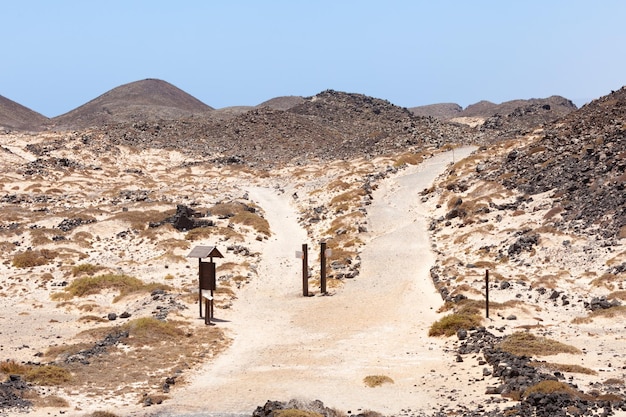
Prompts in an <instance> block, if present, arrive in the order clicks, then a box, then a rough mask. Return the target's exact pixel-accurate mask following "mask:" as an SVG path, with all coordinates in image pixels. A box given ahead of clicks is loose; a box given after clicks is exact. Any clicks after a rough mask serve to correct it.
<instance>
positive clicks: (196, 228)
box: [0, 80, 626, 417]
mask: <svg viewBox="0 0 626 417" xmlns="http://www.w3.org/2000/svg"><path fill="white" fill-rule="evenodd" d="M153 81H155V80H146V83H144V82H139V84H136V85H131V86H130V88H129V90H133V89H134V88H135V87H140V88H139V89H138V91H139V90H141V91H140V92H139V93H138V94H139V96H141V97H137V98H136V100H135V102H136V103H139V104H137V106H138V107H137V109H142V110H141V111H137V112H131V113H133V114H134V115H133V114H131V113H125V112H126V111H127V110H125V107H124V106H126V103H127V101H126V99H125V97H127V96H126V94H127V93H126V92H122V93H123V94H120V96H119V97H117V98H114V100H111V101H110V102H114V103H117V104H118V105H119V106H121V107H120V108H119V109H120V110H119V113H115V112H112V113H113V114H112V115H109V116H111V118H110V119H107V120H106V121H104V122H103V123H105V124H102V125H99V124H98V123H100V122H102V121H103V120H104V119H105V118H106V117H105V115H104V114H102V108H99V107H98V106H97V105H93V106H91V107H84V108H82V110H84V111H85V112H84V113H83V114H82V115H81V113H80V112H79V113H76V114H75V115H74V116H75V118H74V116H72V117H71V118H70V119H72V118H73V119H72V120H76V121H78V122H81V121H82V120H93V121H96V122H97V123H96V124H94V125H91V124H86V125H90V126H93V127H90V128H84V129H79V130H75V131H65V130H62V129H59V130H55V129H50V130H47V131H44V132H40V133H37V134H32V133H23V132H14V131H8V132H5V133H4V134H3V135H2V136H1V137H2V147H0V210H2V212H3V217H2V219H1V220H0V237H2V240H1V241H0V248H1V249H2V251H0V277H2V278H0V309H2V311H4V312H6V314H3V315H2V317H0V327H1V328H2V332H0V350H1V351H2V354H3V356H2V358H0V359H2V361H0V362H1V363H0V376H1V377H3V378H5V381H3V382H0V414H2V413H3V412H4V411H5V410H9V408H10V407H13V408H16V409H19V410H22V411H24V412H25V413H26V412H30V411H31V409H32V408H34V412H35V413H37V414H35V416H36V417H40V416H45V415H52V414H55V413H56V414H59V413H60V414H65V413H67V412H68V410H71V412H72V413H74V412H76V413H75V414H77V415H81V416H85V417H91V416H92V415H96V411H103V409H105V408H106V409H109V410H119V412H120V413H122V414H129V413H130V414H132V415H137V416H139V415H145V416H148V415H151V416H158V415H179V414H176V413H174V414H172V413H168V412H166V411H163V410H164V409H163V408H162V407H168V406H173V407H176V406H182V407H185V406H187V407H190V408H188V409H186V410H184V412H181V413H180V414H182V415H190V414H189V413H197V415H200V413H206V412H208V410H207V409H206V408H207V407H208V405H211V404H213V402H212V395H213V392H212V389H213V387H214V384H219V383H220V380H221V378H220V377H218V378H217V381H216V380H213V379H211V378H212V377H213V376H215V374H214V373H213V371H215V372H216V374H217V375H223V376H225V377H224V378H223V381H222V382H225V385H222V388H224V387H226V388H228V385H229V384H230V383H232V385H233V386H234V389H233V391H228V390H227V391H222V392H226V394H224V395H221V396H220V400H221V401H222V404H228V407H226V406H225V407H224V408H221V409H218V410H215V411H216V412H240V411H241V410H240V409H239V408H237V406H238V402H239V401H242V398H247V399H248V400H251V398H252V396H253V395H254V394H258V393H260V392H262V393H263V395H264V394H265V392H266V391H264V390H265V389H266V388H269V387H271V386H272V385H273V384H274V383H277V384H278V385H282V388H284V389H285V391H284V392H287V393H288V394H285V395H291V394H292V393H294V391H293V390H294V387H295V386H296V385H297V388H298V389H300V391H298V392H296V394H294V395H298V396H299V395H300V394H303V395H302V396H303V397H306V396H307V395H310V393H311V392H317V391H315V390H316V389H317V388H318V387H319V386H322V385H325V386H330V390H329V391H328V392H329V393H328V394H324V395H323V396H320V397H318V398H321V399H322V400H324V401H325V402H326V403H329V404H333V403H334V401H335V400H336V399H337V398H340V397H342V396H344V395H345V393H352V394H354V395H355V396H356V398H357V401H351V402H350V403H349V407H350V408H346V409H350V410H356V409H357V407H363V408H362V409H363V410H366V409H373V408H372V407H371V404H373V403H376V404H378V405H380V404H382V405H385V406H389V407H390V409H393V411H392V412H390V414H389V415H402V416H405V417H416V416H418V415H419V416H441V415H467V416H475V417H478V416H482V417H495V416H501V415H511V416H512V415H518V416H526V415H538V416H539V415H541V416H552V415H568V413H569V415H571V414H574V415H577V416H597V415H613V414H615V412H618V411H620V410H621V411H626V401H625V399H626V388H625V387H624V383H623V381H624V378H625V377H626V374H625V373H624V366H625V365H626V362H625V361H626V355H625V354H624V351H623V340H624V338H626V334H625V333H624V325H623V318H624V316H625V314H626V313H625V309H624V307H623V306H622V304H623V302H624V301H626V294H625V293H624V288H623V286H624V280H625V278H626V249H625V247H624V246H625V245H624V239H623V237H624V227H625V219H624V207H626V201H625V200H624V177H625V175H626V174H625V172H626V164H624V158H625V155H626V149H624V146H625V145H624V144H625V143H626V140H625V138H624V130H623V127H624V125H625V121H624V104H625V103H626V91H625V89H621V90H619V91H616V92H613V93H612V94H610V95H607V96H606V97H602V98H599V99H598V100H595V101H593V102H591V103H589V104H588V105H585V106H584V107H582V108H581V109H571V111H568V110H567V108H568V107H570V106H569V105H568V104H567V100H565V99H563V100H564V101H563V102H561V101H559V100H560V99H559V98H551V99H554V100H555V102H554V103H556V104H554V106H553V104H549V103H547V102H533V103H529V102H526V101H522V102H521V103H517V104H515V105H512V106H511V108H510V109H509V110H506V111H502V113H500V114H495V115H494V114H492V115H491V116H488V117H486V119H485V120H483V121H482V122H481V123H482V124H483V125H485V126H484V127H482V128H481V127H480V126H477V127H470V126H467V124H462V123H458V122H457V123H447V122H445V121H441V120H438V119H437V118H435V117H433V116H429V117H420V116H416V115H415V114H413V113H412V112H411V111H409V110H407V109H405V108H401V107H398V106H395V105H393V104H391V103H389V102H388V101H385V100H381V99H377V98H373V97H368V96H364V95H360V94H352V93H345V92H338V91H333V90H327V91H323V92H320V93H319V94H317V95H315V96H311V97H301V98H298V97H295V98H292V97H289V98H277V99H276V100H274V99H273V100H270V101H269V103H270V105H259V106H256V107H254V108H251V107H246V106H241V107H239V106H237V107H232V108H227V109H222V110H224V111H223V113H222V115H216V113H218V112H219V110H209V112H208V113H204V116H198V113H194V115H193V116H190V115H189V114H188V113H186V115H185V116H180V117H174V118H171V117H172V116H171V115H172V114H174V113H177V112H178V111H179V110H180V107H181V106H182V107H183V108H187V109H192V108H196V107H195V106H194V105H193V103H191V104H190V105H189V106H188V107H185V106H183V105H175V108H176V110H172V112H173V113H169V111H170V110H167V111H165V112H164V113H159V111H160V109H161V107H160V105H154V103H155V102H159V103H163V104H164V106H165V107H166V108H168V109H171V107H169V106H170V104H171V103H172V102H174V103H175V102H177V100H169V99H168V100H164V101H159V100H161V98H153V99H149V100H144V98H142V97H144V96H145V92H143V89H144V88H146V86H147V87H148V89H151V88H152V87H154V91H156V90H158V88H161V87H162V88H164V89H165V90H169V87H168V86H167V85H163V84H161V82H156V83H154V82H153ZM150 86H152V87H150ZM123 87H124V86H123ZM112 91H113V90H112ZM133 91H134V90H133ZM174 93H176V94H178V92H176V91H174ZM155 94H157V95H159V96H160V93H155ZM176 94H175V95H176ZM105 96H106V95H105ZM131 96H132V94H131ZM183 97H185V96H184V95H183ZM96 100H97V99H96ZM94 101H95V100H94ZM104 101H106V102H109V101H108V98H107V100H104ZM168 103H170V104H168ZM266 103H267V102H266ZM558 103H561V104H558ZM88 104H89V103H88ZM491 104H493V103H491ZM491 104H490V103H482V104H480V105H479V106H477V107H475V108H473V109H471V110H472V111H478V107H483V108H484V109H489V110H484V111H485V112H486V113H485V114H488V113H489V112H492V111H494V108H495V107H493V106H492V105H491ZM176 106H178V107H176ZM494 106H497V105H494ZM546 106H548V107H549V108H547V107H546ZM559 106H562V107H563V109H562V110H563V113H567V114H564V115H561V114H560V111H561V110H558V108H560V107H559ZM553 107H554V108H553ZM200 108H204V107H202V106H199V107H198V109H200ZM525 109H526V110H525ZM507 112H508V113H507ZM70 113H71V112H70ZM105 113H106V112H105ZM68 114H69V113H68ZM116 114H118V116H119V117H118V116H116ZM544 116H545V117H544ZM99 117H101V118H100V119H98V118H99ZM492 118H493V119H492ZM70 119H68V120H70ZM98 120H100V121H98ZM489 120H492V121H491V122H490V121H489ZM535 122H537V123H535ZM68 124H69V122H68ZM459 144H470V145H473V146H470V147H466V146H458V145H459ZM447 149H454V151H452V152H447V153H445V152H443V151H444V150H447ZM431 175H432V178H433V179H434V178H436V179H435V180H434V182H433V181H431V180H430V179H428V180H427V179H426V178H427V177H428V178H431V177H430V176H431ZM305 241H308V243H310V244H311V247H313V244H317V243H318V242H321V241H324V242H325V243H326V244H327V245H328V248H329V249H331V252H332V256H331V259H329V262H328V263H327V264H326V268H327V271H326V272H327V273H328V278H329V289H330V290H329V295H332V297H326V296H322V294H321V293H320V292H319V291H318V288H319V286H318V285H319V280H318V276H319V274H320V268H321V266H318V265H319V264H318V263H317V259H314V258H315V255H314V251H313V250H311V252H310V255H311V257H310V258H309V261H310V263H309V269H310V270H309V273H310V275H309V284H310V287H311V289H312V292H313V294H312V296H311V297H308V298H304V297H301V296H300V295H301V292H300V291H301V288H300V285H301V283H302V282H301V278H302V277H301V276H299V274H300V273H301V268H300V267H301V265H300V264H299V263H300V259H295V258H294V256H293V252H294V250H299V249H300V248H301V246H300V245H301V244H302V243H304V242H305ZM197 245H217V246H218V247H219V249H220V251H222V252H223V253H224V255H225V257H224V259H220V260H219V263H218V277H217V278H218V288H219V291H216V292H215V308H216V316H217V318H219V319H224V320H221V321H218V322H217V325H215V326H205V325H204V321H203V320H199V319H198V307H199V306H198V294H197V291H198V282H197V268H196V267H197V261H196V260H195V259H189V258H187V257H186V256H187V254H188V253H189V251H190V250H191V249H192V248H193V247H194V246H197ZM407 260H410V261H411V263H410V264H404V262H406V261H407ZM431 261H432V262H431ZM403 265H410V266H408V267H403ZM392 267H393V268H392ZM422 269H423V271H422V272H425V273H424V274H422V273H421V272H418V270H420V271H421V270H422ZM486 270H487V271H489V272H490V277H491V281H490V284H489V287H488V289H489V291H490V294H491V297H492V298H491V301H490V308H492V310H491V311H492V315H491V316H490V317H489V318H486V317H485V314H484V313H483V308H484V305H485V303H484V299H485V297H486V291H485V290H486V289H487V288H486V283H485V272H486ZM294 276H295V279H294ZM287 283H288V284H287ZM313 288H315V290H313ZM364 295H365V296H366V297H365V298H363V297H364ZM409 296H410V298H407V297H409ZM426 300H428V303H429V307H427V306H426ZM374 305H375V306H376V307H373V306H374ZM398 306H402V309H400V310H398V309H397V307H398ZM242 312H243V313H247V314H248V315H247V316H246V314H243V313H242ZM312 317H315V319H314V320H312ZM446 320H448V321H446ZM457 323H460V324H458V326H457ZM455 326H456V327H455ZM259 329H261V331H259ZM338 329H341V330H338ZM399 330H400V331H399ZM431 330H441V331H442V333H443V335H441V334H442V333H436V332H434V331H433V334H431V332H430V331H431ZM346 335H351V336H350V337H346ZM246 337H248V339H246ZM330 340H335V341H337V342H338V344H337V345H334V347H336V348H337V350H332V351H331V350H330V349H328V348H329V347H332V346H330V345H328V343H329V341H330ZM248 342H250V343H248ZM505 342H511V343H512V344H515V343H517V345H516V346H513V347H514V348H517V349H518V350H515V349H513V348H511V347H510V345H509V349H511V351H508V350H506V349H505V348H504V347H502V346H503V345H504V344H505ZM303 346H304V347H306V348H305V349H303ZM522 348H523V349H522ZM524 349H526V350H524ZM242 352H243V353H246V354H245V355H244V354H242ZM372 352H379V353H378V354H375V355H372ZM512 352H513V353H512ZM514 352H517V353H514ZM148 353H149V354H148ZM248 354H249V355H248ZM223 355H224V356H223ZM227 355H232V356H227ZM298 355H302V356H298ZM223 357H226V359H225V360H224V361H221V362H220V358H223ZM315 358H320V361H319V362H312V361H313V360H314V359H315ZM337 358H341V360H340V361H336V359H337ZM259 359H267V360H268V362H259V361H258V360H259ZM294 359H297V361H295V362H291V363H289V360H294ZM296 362H297V363H296ZM233 364H236V365H237V367H234V366H233ZM284 365H289V366H284ZM235 368H239V369H240V370H242V371H243V372H242V373H236V375H238V377H237V378H235V377H233V375H235V374H234V373H232V372H234V371H236V369H235ZM38 371H47V372H55V373H56V374H54V375H53V376H59V378H56V379H55V380H54V381H51V377H47V379H43V380H42V379H31V378H34V377H33V376H32V375H33V374H36V373H37V372H38ZM305 372H306V375H307V378H302V375H303V374H304V373H305ZM198 376H200V379H199V381H200V383H197V384H196V385H194V381H197V379H194V377H198ZM257 376H259V378H256V377H257ZM366 376H378V377H379V378H380V379H381V380H382V382H381V383H382V386H376V387H375V388H370V387H368V386H365V384H364V381H365V377H366ZM205 377H206V378H208V379H204V378H205ZM385 377H387V379H385ZM238 378H241V379H238ZM246 378H249V379H246ZM264 378H267V379H264ZM283 378H285V379H284V380H283ZM316 378H319V379H316ZM231 379H233V380H232V381H231ZM390 380H391V381H393V382H389V381H390ZM42 381H43V382H42ZM291 381H296V382H295V383H291ZM385 381H386V382H385ZM51 382H52V384H51V385H46V384H50V383H51ZM338 386H340V387H341V389H340V390H337V389H336V387H338ZM242 387H243V389H242ZM226 388H224V389H226ZM255 391H256V392H255ZM274 392H275V391H274ZM281 392H283V391H281ZM185 393H186V394H185ZM373 394H376V395H373ZM272 396H273V392H272ZM267 398H271V396H265V395H264V396H263V401H265V400H266V399H267ZM276 399H277V400H287V399H288V398H282V397H281V398H276ZM374 400H375V401H374ZM422 400H423V401H422ZM359 401H363V403H360V402H359ZM372 401H374V402H372ZM161 403H163V404H161ZM233 404H234V405H233ZM346 404H347V403H346ZM424 404H429V405H428V406H424ZM259 405H261V404H259ZM31 407H32V408H31ZM143 407H150V408H148V409H147V411H146V409H144V408H143ZM159 407H161V408H159ZM194 407H196V408H194ZM400 407H402V409H401V410H400ZM13 408H11V411H12V410H13ZM165 410H167V409H165ZM555 410H556V411H555ZM161 411H162V413H161ZM265 411H267V412H264V411H263V410H261V411H258V414H255V415H257V416H259V417H261V416H264V417H265V416H267V415H269V412H270V410H269V408H268V409H267V410H265ZM90 412H93V414H92V415H90V414H88V413H90ZM25 415H26V414H25ZM324 415H325V416H327V417H330V415H327V414H324ZM339 415H344V414H339ZM333 416H334V415H333Z"/></svg>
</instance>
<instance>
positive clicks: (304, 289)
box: [302, 243, 309, 297]
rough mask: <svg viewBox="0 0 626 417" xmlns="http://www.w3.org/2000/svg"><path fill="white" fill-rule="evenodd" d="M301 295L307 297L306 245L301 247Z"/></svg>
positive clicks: (307, 255)
mask: <svg viewBox="0 0 626 417" xmlns="http://www.w3.org/2000/svg"><path fill="white" fill-rule="evenodd" d="M302 295H303V296H304V297H308V296H309V249H308V247H307V244H306V243H304V244H303V245H302Z"/></svg>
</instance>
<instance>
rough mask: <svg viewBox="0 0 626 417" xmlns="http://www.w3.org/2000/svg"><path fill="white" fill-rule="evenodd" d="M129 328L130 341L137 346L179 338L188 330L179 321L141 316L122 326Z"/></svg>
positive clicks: (124, 328) (125, 328)
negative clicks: (180, 325)
mask: <svg viewBox="0 0 626 417" xmlns="http://www.w3.org/2000/svg"><path fill="white" fill-rule="evenodd" d="M122 329H123V330H128V333H129V343H130V344H132V345H135V346H150V345H154V344H155V343H156V344H159V343H161V342H162V341H166V340H178V339H180V338H181V337H183V336H185V334H186V332H185V331H184V330H183V329H181V328H180V327H179V326H178V323H175V322H171V321H167V322H166V321H161V320H158V319H155V318H153V317H141V318H138V319H134V320H131V321H129V322H128V323H126V324H124V325H123V326H122Z"/></svg>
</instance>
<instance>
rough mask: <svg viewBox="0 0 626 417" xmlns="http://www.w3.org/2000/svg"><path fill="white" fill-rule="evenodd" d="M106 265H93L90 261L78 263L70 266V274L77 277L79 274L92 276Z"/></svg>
mask: <svg viewBox="0 0 626 417" xmlns="http://www.w3.org/2000/svg"><path fill="white" fill-rule="evenodd" d="M103 269H106V267H104V266H102V265H93V264H90V263H86V264H80V265H76V266H73V267H72V276H74V277H77V276H79V275H90V276H93V275H94V274H95V273H96V272H100V271H102V270H103Z"/></svg>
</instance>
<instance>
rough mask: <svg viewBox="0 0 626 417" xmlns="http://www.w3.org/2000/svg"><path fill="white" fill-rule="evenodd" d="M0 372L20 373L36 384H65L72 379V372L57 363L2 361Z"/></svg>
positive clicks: (7, 373)
mask: <svg viewBox="0 0 626 417" xmlns="http://www.w3.org/2000/svg"><path fill="white" fill-rule="evenodd" d="M0 372H2V373H4V374H6V375H11V374H12V375H20V376H22V377H23V378H24V379H25V380H26V381H28V382H31V383H33V384H36V385H44V386H52V385H63V384H65V383H67V382H69V381H71V380H72V375H71V374H70V372H69V371H68V370H67V369H65V368H62V367H60V366H56V365H41V366H38V365H25V364H19V363H17V362H15V361H6V362H2V363H0Z"/></svg>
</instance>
